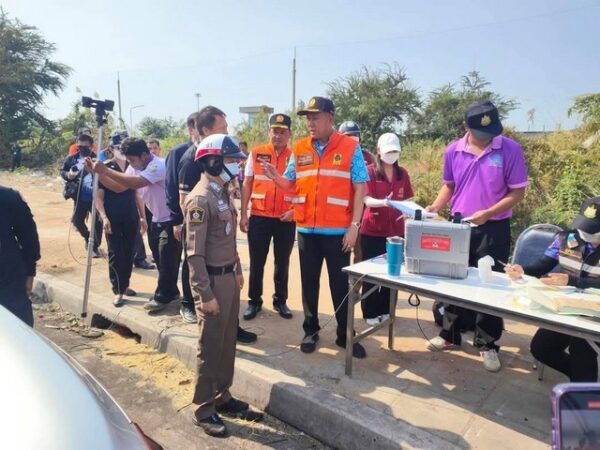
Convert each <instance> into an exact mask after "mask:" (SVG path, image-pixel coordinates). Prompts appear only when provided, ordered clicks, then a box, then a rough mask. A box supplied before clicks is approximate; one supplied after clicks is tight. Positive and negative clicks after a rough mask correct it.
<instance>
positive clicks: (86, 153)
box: [79, 145, 92, 156]
mask: <svg viewBox="0 0 600 450" xmlns="http://www.w3.org/2000/svg"><path fill="white" fill-rule="evenodd" d="M79 153H81V156H90V153H92V151H91V150H90V148H89V147H84V146H83V145H80V146H79Z"/></svg>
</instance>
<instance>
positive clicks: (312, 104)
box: [297, 97, 335, 116]
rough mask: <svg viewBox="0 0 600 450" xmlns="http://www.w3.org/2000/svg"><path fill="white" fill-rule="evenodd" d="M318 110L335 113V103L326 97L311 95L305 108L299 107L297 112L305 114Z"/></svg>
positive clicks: (301, 114) (317, 111) (300, 114)
mask: <svg viewBox="0 0 600 450" xmlns="http://www.w3.org/2000/svg"><path fill="white" fill-rule="evenodd" d="M319 112H326V113H331V114H333V113H335V105H334V104H333V102H332V101H331V100H330V99H328V98H325V97H313V98H311V99H310V100H309V101H308V103H307V105H306V108H304V109H301V110H300V111H298V113H297V114H298V115H299V116H306V115H307V114H309V113H319Z"/></svg>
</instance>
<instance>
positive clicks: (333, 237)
mask: <svg viewBox="0 0 600 450" xmlns="http://www.w3.org/2000/svg"><path fill="white" fill-rule="evenodd" d="M334 114H335V105H334V104H333V102H332V101H331V100H330V99H328V98H324V97H313V98H311V99H310V101H309V102H308V104H307V105H306V108H305V109H303V110H301V111H298V115H299V116H306V122H307V125H308V130H309V133H310V136H309V137H306V138H304V139H300V140H299V141H298V142H296V144H295V145H294V150H293V154H292V156H291V157H290V162H289V164H288V167H287V169H286V171H285V173H284V174H283V176H282V175H280V174H279V172H278V171H277V168H276V167H275V165H273V164H272V163H270V162H268V161H264V162H263V163H262V165H263V170H264V173H265V175H267V176H268V177H269V178H271V179H272V180H274V181H275V184H277V186H279V187H280V188H282V189H284V190H286V191H293V192H295V195H294V198H293V204H294V219H295V221H296V225H297V227H298V250H299V254H300V275H301V278H302V307H303V309H304V323H303V325H302V327H303V329H304V338H303V340H302V344H301V345H300V350H301V351H302V352H304V353H312V352H314V351H315V350H316V348H317V342H318V340H319V330H320V328H321V327H320V325H319V311H318V309H319V287H320V279H321V269H322V267H323V261H325V262H326V264H327V272H328V275H329V290H330V292H331V298H332V300H333V306H334V309H335V317H336V320H337V325H338V326H337V339H336V340H335V344H336V345H337V346H338V347H341V348H345V347H346V340H347V332H348V328H349V329H350V330H352V324H348V323H346V322H347V308H348V302H347V301H346V297H347V294H348V275H347V274H346V273H345V272H343V271H342V268H343V267H345V266H348V265H350V252H351V250H352V248H353V247H354V244H355V243H356V239H357V237H358V229H359V227H360V219H361V216H362V211H363V202H364V196H365V190H366V182H367V181H369V174H368V172H367V166H366V165H365V160H364V159H363V156H362V152H361V149H360V147H359V146H358V145H357V143H356V141H354V140H353V139H351V138H350V137H348V136H345V135H343V134H341V133H339V132H338V131H336V130H335V128H334V127H333V123H334ZM352 354H353V355H354V357H356V358H365V357H366V356H367V353H366V351H365V349H364V347H363V346H362V345H360V343H358V342H357V343H355V344H354V346H353V349H352Z"/></svg>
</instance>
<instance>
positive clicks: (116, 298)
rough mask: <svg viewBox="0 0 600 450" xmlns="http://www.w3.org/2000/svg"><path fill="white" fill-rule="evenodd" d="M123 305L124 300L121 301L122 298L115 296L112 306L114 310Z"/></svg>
mask: <svg viewBox="0 0 600 450" xmlns="http://www.w3.org/2000/svg"><path fill="white" fill-rule="evenodd" d="M124 304H125V300H123V297H121V296H120V295H118V296H116V297H115V299H114V300H113V306H115V307H116V308H120V307H121V306H123V305H124Z"/></svg>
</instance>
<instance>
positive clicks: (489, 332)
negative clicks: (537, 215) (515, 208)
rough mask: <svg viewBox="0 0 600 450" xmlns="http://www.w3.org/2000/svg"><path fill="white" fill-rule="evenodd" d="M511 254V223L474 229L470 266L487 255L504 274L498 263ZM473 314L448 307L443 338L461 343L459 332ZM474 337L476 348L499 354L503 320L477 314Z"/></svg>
mask: <svg viewBox="0 0 600 450" xmlns="http://www.w3.org/2000/svg"><path fill="white" fill-rule="evenodd" d="M509 253H510V219H504V220H498V221H488V222H486V223H484V224H483V225H480V226H478V227H473V228H471V248H470V254H469V265H471V266H476V265H477V261H478V260H479V259H480V258H483V257H484V256H486V255H490V256H491V257H492V258H494V261H495V262H496V264H495V265H494V267H493V270H495V271H496V272H502V271H503V270H504V267H503V266H502V264H500V263H499V262H498V261H503V262H507V261H508V255H509ZM472 314H474V313H473V311H471V310H468V309H465V308H461V307H458V306H453V305H446V307H445V311H444V323H443V326H442V331H441V332H440V336H441V337H443V338H444V339H446V340H447V341H449V342H453V343H455V344H457V345H459V344H460V342H461V335H460V330H461V329H462V328H466V326H464V325H463V323H462V322H467V321H468V320H469V316H470V315H472ZM475 314H476V315H475V336H474V339H473V344H474V345H475V347H477V348H482V349H486V350H489V349H494V350H498V349H499V347H498V346H497V345H496V341H497V340H498V339H500V337H501V336H502V330H503V328H504V322H503V321H502V318H500V317H496V316H491V315H489V314H482V313H475Z"/></svg>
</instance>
